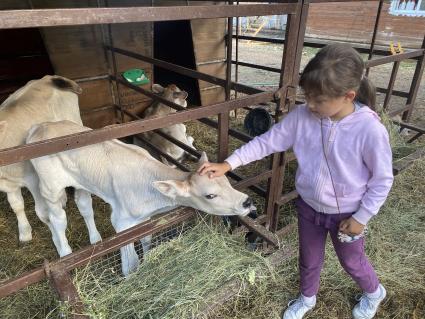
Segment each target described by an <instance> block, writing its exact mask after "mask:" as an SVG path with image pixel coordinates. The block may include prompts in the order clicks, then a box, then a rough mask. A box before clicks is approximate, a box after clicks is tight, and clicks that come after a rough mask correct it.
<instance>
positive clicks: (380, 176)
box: [353, 123, 394, 225]
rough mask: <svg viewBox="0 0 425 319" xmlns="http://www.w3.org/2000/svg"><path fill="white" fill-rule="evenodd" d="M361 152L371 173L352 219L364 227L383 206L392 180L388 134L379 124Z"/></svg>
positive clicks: (372, 131)
mask: <svg viewBox="0 0 425 319" xmlns="http://www.w3.org/2000/svg"><path fill="white" fill-rule="evenodd" d="M363 150H364V151H363V161H364V162H365V164H366V166H367V167H368V169H369V170H370V172H371V178H370V179H369V181H368V183H367V191H366V193H365V194H364V196H363V198H362V201H361V203H360V208H359V210H358V211H357V212H356V213H355V214H354V215H353V218H354V219H355V220H356V221H358V222H359V223H361V224H363V225H366V224H367V222H368V221H369V220H370V219H371V218H372V217H373V216H375V215H376V214H377V213H378V211H379V209H380V208H381V206H382V205H383V204H384V202H385V200H386V199H387V196H388V193H389V192H390V189H391V186H392V184H393V180H394V176H393V166H392V152H391V146H390V142H389V138H388V132H387V130H386V128H385V127H384V126H383V125H382V124H381V123H379V125H377V126H376V127H374V128H373V129H372V130H371V132H369V134H368V136H367V137H366V140H365V145H364V148H363Z"/></svg>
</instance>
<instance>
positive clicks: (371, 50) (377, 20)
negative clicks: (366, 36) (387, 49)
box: [366, 0, 384, 75]
mask: <svg viewBox="0 0 425 319" xmlns="http://www.w3.org/2000/svg"><path fill="white" fill-rule="evenodd" d="M383 3H384V1H383V0H379V5H378V11H377V13H376V19H375V26H374V28H373V35H372V41H371V43H370V50H369V55H368V58H367V59H368V60H370V59H372V55H373V49H374V47H375V40H376V34H377V33H378V26H379V20H380V18H381V11H382V5H383ZM366 75H369V69H366Z"/></svg>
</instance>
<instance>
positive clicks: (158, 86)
mask: <svg viewBox="0 0 425 319" xmlns="http://www.w3.org/2000/svg"><path fill="white" fill-rule="evenodd" d="M164 90H165V89H164V87H163V86H162V85H161V84H154V85H152V92H154V93H159V94H160V93H163V92H164Z"/></svg>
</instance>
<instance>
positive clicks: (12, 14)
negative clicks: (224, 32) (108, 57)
mask: <svg viewBox="0 0 425 319" xmlns="http://www.w3.org/2000/svg"><path fill="white" fill-rule="evenodd" d="M296 7H297V5H296V4H295V3H281V4H244V5H238V6H235V5H215V6H211V5H209V6H169V7H168V6H167V7H123V8H73V9H33V10H2V11H0V29H13V28H34V27H35V28H37V27H38V28H40V27H41V28H42V27H57V26H67V25H86V24H113V23H130V22H151V21H177V20H191V19H211V18H227V17H245V16H253V15H260V16H262V15H273V14H286V13H293V12H294V11H295V9H296Z"/></svg>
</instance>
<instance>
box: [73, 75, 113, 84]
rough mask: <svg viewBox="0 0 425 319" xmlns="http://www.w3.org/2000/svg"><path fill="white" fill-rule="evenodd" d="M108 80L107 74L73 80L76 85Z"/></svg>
mask: <svg viewBox="0 0 425 319" xmlns="http://www.w3.org/2000/svg"><path fill="white" fill-rule="evenodd" d="M108 79H109V74H104V75H98V76H88V77H84V78H78V79H73V80H74V81H75V82H77V83H85V82H91V81H97V80H108Z"/></svg>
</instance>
